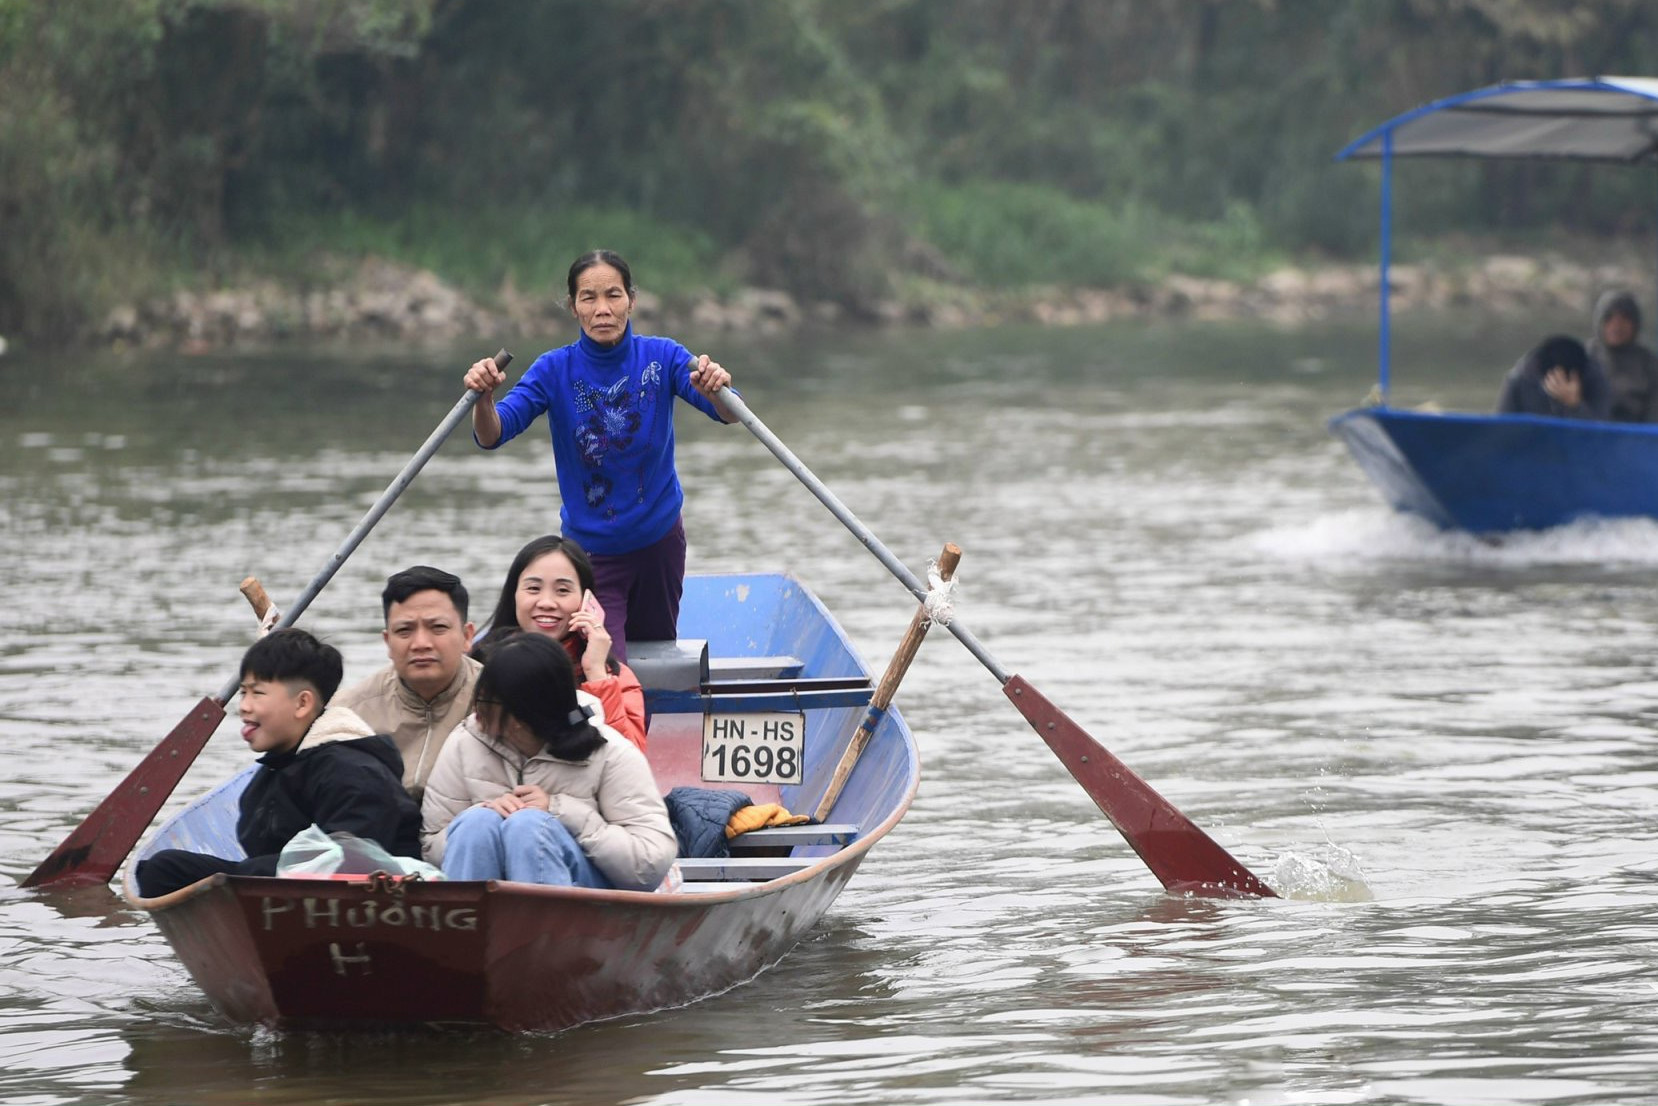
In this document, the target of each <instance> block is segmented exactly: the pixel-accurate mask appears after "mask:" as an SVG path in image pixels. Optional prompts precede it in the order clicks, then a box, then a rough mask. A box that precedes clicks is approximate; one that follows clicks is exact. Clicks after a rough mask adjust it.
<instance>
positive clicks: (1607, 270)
mask: <svg viewBox="0 0 1658 1106" xmlns="http://www.w3.org/2000/svg"><path fill="white" fill-rule="evenodd" d="M1649 279H1650V276H1649V274H1647V273H1645V272H1640V271H1638V270H1637V269H1636V267H1635V266H1634V265H1632V264H1627V263H1626V264H1605V265H1600V266H1584V265H1581V264H1576V263H1573V262H1570V261H1567V260H1564V259H1562V258H1560V257H1555V256H1548V255H1544V256H1538V257H1531V256H1517V255H1499V256H1492V257H1487V258H1484V259H1481V260H1478V261H1476V262H1472V263H1469V264H1465V265H1458V266H1455V267H1450V266H1442V265H1435V264H1411V265H1395V266H1394V267H1393V269H1392V273H1391V280H1390V288H1391V298H1392V306H1393V309H1394V311H1396V312H1400V313H1404V312H1412V311H1451V310H1455V309H1458V308H1462V307H1477V308H1479V309H1480V310H1481V311H1482V312H1484V313H1487V314H1497V315H1514V316H1529V315H1546V314H1561V313H1565V314H1574V313H1578V312H1581V313H1583V314H1584V315H1585V316H1586V315H1587V313H1588V311H1589V308H1590V305H1591V304H1592V303H1593V301H1594V299H1595V297H1596V296H1597V295H1599V293H1600V292H1601V291H1603V290H1605V289H1607V288H1614V287H1618V288H1630V289H1632V290H1635V291H1636V292H1637V295H1640V294H1641V290H1642V289H1644V288H1646V287H1648V283H1649ZM1377 288H1378V278H1377V273H1376V270H1375V268H1374V267H1369V266H1357V265H1331V266H1322V267H1318V268H1296V267H1289V268H1282V269H1279V270H1277V271H1274V272H1271V273H1268V274H1267V275H1265V276H1263V277H1261V278H1260V279H1258V280H1254V281H1249V282H1239V281H1226V280H1213V279H1204V278H1197V277H1187V276H1173V277H1169V278H1168V279H1165V280H1163V281H1160V282H1158V283H1156V284H1151V285H1139V286H1132V287H1124V288H1113V289H1051V288H1050V289H1032V290H1025V291H1022V292H1019V293H1008V292H991V291H983V290H975V289H966V288H960V287H953V286H952V287H941V288H939V289H937V290H936V291H935V292H934V293H933V294H931V295H930V296H927V295H918V296H916V297H914V298H913V299H912V300H911V302H908V303H897V304H894V305H892V306H889V307H886V308H884V309H882V310H881V311H879V312H877V313H875V314H874V315H873V316H871V317H867V318H864V317H856V318H854V317H852V316H849V315H848V314H847V312H845V311H844V310H843V309H842V308H840V307H838V306H837V305H833V304H802V303H799V302H797V301H796V300H795V299H794V298H793V297H792V296H790V295H789V294H788V293H786V292H781V291H777V290H773V289H760V288H748V289H743V290H740V291H738V292H736V293H734V294H732V295H729V296H723V297H720V296H714V295H707V296H701V297H692V298H689V299H685V300H677V299H676V300H672V301H668V300H664V299H663V298H661V297H658V296H655V295H652V294H651V293H649V292H645V291H642V292H641V293H640V295H639V304H638V307H637V309H636V312H635V315H636V318H637V319H638V321H639V323H640V325H641V326H644V327H648V328H650V329H654V330H661V331H665V332H678V331H681V330H693V331H699V332H709V331H722V330H723V331H743V332H748V333H777V332H780V331H787V330H791V329H794V328H798V327H802V326H811V325H819V326H821V325H832V324H843V325H873V326H926V327H956V328H960V327H975V326H989V325H996V324H1003V323H1025V324H1040V325H1048V326H1077V325H1088V324H1098V323H1106V322H1112V321H1116V320H1121V319H1134V318H1168V319H1192V320H1203V321H1211V320H1228V319H1257V320H1263V321H1267V322H1269V323H1272V324H1276V325H1284V326H1300V325H1306V324H1309V323H1316V322H1320V321H1328V320H1334V319H1339V318H1342V317H1352V318H1354V319H1362V318H1364V317H1367V316H1368V315H1371V314H1373V313H1374V311H1375V309H1376V295H1377ZM1642 298H1643V299H1644V298H1645V297H1644V296H1642ZM495 333H535V334H542V335H547V336H548V337H549V340H556V339H558V338H559V336H560V335H567V336H568V335H573V334H574V325H573V323H572V321H571V319H570V316H569V314H568V312H566V311H565V309H564V304H563V301H562V297H561V296H559V295H557V294H546V295H529V294H524V293H521V292H519V291H517V290H516V289H513V288H511V287H506V288H503V289H501V290H500V292H499V293H498V294H497V296H496V297H495V302H494V303H492V304H487V305H486V304H483V303H479V302H477V301H476V300H474V299H471V298H469V297H467V296H466V295H463V294H462V293H461V292H459V291H458V290H456V289H455V288H454V287H452V286H450V285H449V284H447V283H445V282H444V281H442V280H441V279H439V278H438V277H437V276H436V275H434V274H433V273H430V272H427V271H425V270H419V269H411V268H407V267H404V266H400V265H396V264H393V263H390V262H387V261H383V260H374V259H370V260H367V261H363V262H361V263H358V264H356V265H355V266H353V267H350V268H345V269H342V270H341V271H340V272H339V273H338V274H337V275H336V276H335V278H334V279H331V280H330V281H329V282H328V283H327V284H326V286H322V287H313V288H293V287H288V286H285V285H282V284H279V283H277V282H274V281H259V282H254V283H251V284H247V285H244V286H240V287H235V288H225V289H221V290H217V291H209V292H192V291H181V292H178V293H176V294H174V295H172V296H170V297H167V298H164V299H158V300H154V301H150V302H147V303H143V304H134V305H127V306H122V307H119V308H117V309H115V310H114V311H112V312H110V314H109V315H108V316H107V318H105V319H104V320H103V322H102V324H101V325H100V326H98V327H97V328H96V329H95V331H94V333H93V334H92V335H90V336H89V337H91V339H92V340H94V341H95V342H98V343H100V344H105V345H111V346H117V347H127V348H131V347H140V348H172V349H179V350H183V351H187V352H205V351H208V350H215V349H224V348H232V347H250V346H270V345H276V344H282V343H285V342H294V341H306V342H316V341H328V340H343V341H362V340H381V341H398V342H414V343H421V342H445V341H450V340H454V339H459V338H466V337H470V336H473V335H477V334H495Z"/></svg>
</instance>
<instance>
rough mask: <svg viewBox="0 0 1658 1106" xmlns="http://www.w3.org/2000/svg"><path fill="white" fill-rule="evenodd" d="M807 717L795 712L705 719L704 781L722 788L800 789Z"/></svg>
mask: <svg viewBox="0 0 1658 1106" xmlns="http://www.w3.org/2000/svg"><path fill="white" fill-rule="evenodd" d="M805 753H806V715H805V714H803V713H800V712H790V711H765V712H761V713H756V714H705V715H703V716H702V778H703V779H704V780H718V781H720V782H723V783H781V784H789V783H796V784H797V783H800V782H801V780H803V779H804V778H805V770H804V769H805V765H804V761H805V759H806V758H805Z"/></svg>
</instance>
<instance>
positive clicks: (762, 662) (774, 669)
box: [708, 656, 806, 682]
mask: <svg viewBox="0 0 1658 1106" xmlns="http://www.w3.org/2000/svg"><path fill="white" fill-rule="evenodd" d="M805 668H806V663H805V662H804V661H802V660H801V659H800V658H799V657H786V656H784V657H709V658H708V678H709V679H710V680H715V681H720V682H725V681H730V680H735V681H743V680H792V679H795V678H796V677H798V676H799V675H800V674H801V672H803V671H805Z"/></svg>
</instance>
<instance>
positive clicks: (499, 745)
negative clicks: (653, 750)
mask: <svg viewBox="0 0 1658 1106" xmlns="http://www.w3.org/2000/svg"><path fill="white" fill-rule="evenodd" d="M596 707H597V700H596V699H594V698H593V697H592V696H589V695H586V694H585V693H578V690H577V688H576V679H575V672H574V670H573V669H572V667H571V665H570V657H569V655H568V654H567V653H566V652H565V651H564V649H563V648H562V647H560V646H559V645H558V644H557V643H556V642H554V641H552V640H551V639H550V638H544V637H541V636H539V635H535V634H514V635H513V636H512V637H510V638H508V639H506V640H504V641H502V642H501V643H500V644H499V645H498V646H495V647H494V648H493V649H492V650H491V651H490V652H489V656H488V659H487V660H486V661H485V662H484V668H483V671H482V672H480V673H479V674H478V683H477V690H476V692H475V697H474V700H473V714H472V716H471V717H469V718H467V719H466V720H465V721H464V722H462V723H461V724H460V726H458V727H457V728H456V729H455V732H454V733H453V734H451V735H450V737H449V740H447V741H445V742H444V744H443V751H442V752H441V753H440V754H439V755H438V760H437V764H436V765H435V766H434V767H433V768H432V774H431V776H430V777H429V778H428V779H427V781H426V793H425V795H424V797H423V799H422V802H421V823H422V824H421V830H420V842H421V849H422V851H423V853H424V854H425V857H426V859H427V860H428V861H430V862H431V863H433V864H436V865H439V866H441V867H442V868H443V871H444V875H446V876H448V877H449V878H450V879H467V880H476V879H505V880H515V881H519V882H524V883H547V884H563V885H573V886H577V887H598V888H616V889H620V890H626V891H651V890H654V889H655V888H656V886H657V885H658V884H659V883H661V882H662V878H663V876H665V875H666V874H667V872H668V869H669V868H670V867H671V866H672V864H673V862H674V856H675V854H676V853H677V851H678V845H677V842H676V840H675V838H674V832H673V827H672V826H671V825H670V823H669V821H668V811H667V808H666V807H665V806H664V805H663V803H662V795H661V793H660V792H659V791H658V790H657V786H656V779H655V777H654V776H652V775H651V769H650V765H649V763H647V762H646V760H645V755H644V754H643V753H641V752H640V751H639V750H638V749H637V748H636V747H635V746H634V745H633V743H632V742H630V741H628V740H627V739H626V738H625V737H623V736H621V735H620V734H618V733H617V732H616V731H615V730H613V729H611V728H610V727H609V726H607V725H605V724H604V722H603V716H602V714H600V715H599V716H598V717H595V708H596Z"/></svg>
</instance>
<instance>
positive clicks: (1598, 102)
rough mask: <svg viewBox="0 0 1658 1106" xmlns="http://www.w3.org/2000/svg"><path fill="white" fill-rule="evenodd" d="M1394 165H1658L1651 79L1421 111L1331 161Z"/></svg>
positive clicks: (1535, 87)
mask: <svg viewBox="0 0 1658 1106" xmlns="http://www.w3.org/2000/svg"><path fill="white" fill-rule="evenodd" d="M1388 134H1391V135H1392V136H1393V156H1394V157H1488V158H1499V157H1500V158H1562V159H1567V160H1578V161H1621V162H1628V163H1636V162H1645V161H1658V79H1653V78H1648V77H1591V78H1584V79H1577V80H1563V81H1508V82H1505V83H1503V84H1498V85H1491V86H1490V87H1489V88H1481V89H1477V90H1475V91H1473V92H1465V93H1462V94H1461V95H1459V96H1451V97H1447V98H1446V99H1443V100H1436V101H1435V102H1433V103H1431V104H1426V105H1424V106H1422V107H1419V108H1416V109H1414V110H1412V111H1407V112H1406V113H1405V114H1403V115H1401V116H1398V117H1397V118H1395V119H1390V120H1388V121H1387V122H1386V123H1383V124H1382V125H1381V126H1379V127H1377V128H1376V129H1375V130H1373V131H1371V132H1370V133H1369V134H1366V135H1364V136H1363V137H1361V138H1358V139H1356V140H1355V141H1354V142H1352V143H1351V144H1350V145H1349V146H1348V147H1347V148H1346V149H1344V150H1342V151H1341V153H1339V154H1337V155H1336V160H1338V161H1340V160H1342V159H1345V158H1379V157H1381V156H1382V141H1383V139H1384V138H1385V137H1386V136H1387V135H1388Z"/></svg>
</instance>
